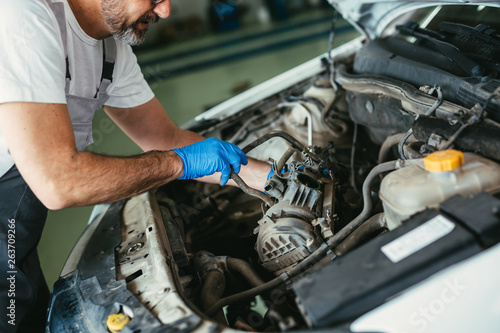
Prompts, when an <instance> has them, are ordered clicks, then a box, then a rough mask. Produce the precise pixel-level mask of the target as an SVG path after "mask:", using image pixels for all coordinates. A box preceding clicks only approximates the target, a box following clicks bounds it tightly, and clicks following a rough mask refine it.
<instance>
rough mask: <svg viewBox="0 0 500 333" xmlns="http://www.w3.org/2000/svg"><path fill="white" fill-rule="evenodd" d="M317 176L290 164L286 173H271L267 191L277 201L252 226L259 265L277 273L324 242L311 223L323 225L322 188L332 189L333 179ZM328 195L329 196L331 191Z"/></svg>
mask: <svg viewBox="0 0 500 333" xmlns="http://www.w3.org/2000/svg"><path fill="white" fill-rule="evenodd" d="M319 178H320V177H318V175H317V174H314V173H313V172H312V171H307V170H306V169H305V168H303V167H299V166H297V165H295V164H293V165H292V167H291V170H290V171H289V172H288V174H287V176H283V175H279V176H277V175H274V176H273V177H271V179H270V180H269V181H268V183H267V185H266V193H267V194H268V195H270V196H272V197H274V198H275V199H278V203H276V204H274V205H273V206H272V207H270V208H269V209H268V210H267V212H266V213H265V215H264V217H263V218H262V219H261V220H260V221H259V226H258V227H257V228H256V229H255V230H254V233H258V236H257V243H256V244H255V249H256V251H257V253H258V254H259V258H260V261H261V264H262V266H263V267H264V268H266V269H267V270H268V271H271V272H273V273H275V274H276V275H279V274H280V273H281V272H283V271H286V270H288V269H289V268H290V267H291V266H294V265H295V264H297V263H298V262H300V261H302V260H303V259H305V258H307V257H308V256H309V255H310V254H311V253H312V252H314V251H315V250H316V249H317V248H318V247H319V246H320V245H321V243H323V239H322V238H321V236H320V235H318V234H317V233H316V232H315V230H314V227H313V225H316V224H321V225H322V229H323V230H324V229H325V228H324V225H325V221H326V219H325V218H321V216H320V215H322V213H321V211H322V208H323V205H322V203H323V198H324V193H323V192H324V191H325V190H326V192H328V193H332V189H333V183H328V184H324V183H323V182H322V181H321V180H320V179H319ZM328 197H329V198H328V199H329V200H332V197H331V195H328ZM327 206H329V207H330V206H331V201H330V203H329V204H327ZM317 211H318V212H317ZM318 220H321V223H319V221H318ZM323 235H324V234H323Z"/></svg>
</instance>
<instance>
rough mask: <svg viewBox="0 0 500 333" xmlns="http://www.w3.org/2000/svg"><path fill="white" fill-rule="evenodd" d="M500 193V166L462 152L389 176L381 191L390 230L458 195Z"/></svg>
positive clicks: (437, 154) (446, 152) (444, 153)
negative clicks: (412, 216)
mask: <svg viewBox="0 0 500 333" xmlns="http://www.w3.org/2000/svg"><path fill="white" fill-rule="evenodd" d="M482 191H485V192H488V193H497V192H499V191H500V165H499V164H497V163H495V162H493V161H491V160H488V159H486V158H484V157H481V156H478V155H476V154H472V153H465V154H464V153H462V152H461V151H458V150H443V151H438V152H435V153H432V154H429V155H428V156H427V157H425V158H424V162H423V163H422V164H416V165H409V166H407V167H404V168H401V169H399V170H396V171H393V172H391V173H390V174H388V175H387V176H386V177H385V178H384V179H383V180H382V184H381V187H380V198H381V199H382V204H383V206H384V211H385V218H386V220H387V226H388V227H389V229H394V228H396V227H397V226H399V225H400V224H401V222H402V221H403V220H405V219H407V218H408V217H410V216H411V215H413V214H415V213H417V212H419V211H421V210H424V209H425V208H428V207H438V206H439V204H440V203H441V202H443V201H445V200H446V199H448V198H450V197H452V196H454V195H455V194H461V195H469V194H474V193H478V192H482Z"/></svg>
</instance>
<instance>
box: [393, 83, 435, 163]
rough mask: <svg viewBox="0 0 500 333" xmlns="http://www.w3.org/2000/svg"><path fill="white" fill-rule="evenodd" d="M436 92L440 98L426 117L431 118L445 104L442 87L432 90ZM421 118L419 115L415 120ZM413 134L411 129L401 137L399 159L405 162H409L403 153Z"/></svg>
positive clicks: (426, 113) (427, 112)
mask: <svg viewBox="0 0 500 333" xmlns="http://www.w3.org/2000/svg"><path fill="white" fill-rule="evenodd" d="M434 90H436V91H437V95H438V98H437V100H436V101H435V102H434V104H432V106H431V107H430V108H429V110H427V111H426V112H425V114H424V116H427V117H428V116H430V115H431V114H433V113H434V111H436V110H437V108H438V107H439V106H440V105H441V103H443V92H442V91H441V87H440V86H434V88H433V89H432V91H434ZM431 93H432V92H430V93H429V94H431ZM418 117H419V115H417V116H416V117H415V120H417V119H418ZM412 134H413V129H412V128H411V127H410V129H409V130H408V131H407V132H406V133H405V134H404V135H403V136H402V137H401V140H400V141H399V144H398V153H399V157H401V158H402V159H403V160H407V158H406V156H405V153H404V151H403V146H404V144H405V142H406V140H408V138H409V137H410V136H411V135H412Z"/></svg>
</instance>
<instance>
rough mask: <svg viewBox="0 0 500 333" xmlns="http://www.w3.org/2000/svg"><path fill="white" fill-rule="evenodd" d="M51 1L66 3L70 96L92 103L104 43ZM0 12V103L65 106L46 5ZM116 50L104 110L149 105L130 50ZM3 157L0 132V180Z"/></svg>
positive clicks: (55, 29)
mask: <svg viewBox="0 0 500 333" xmlns="http://www.w3.org/2000/svg"><path fill="white" fill-rule="evenodd" d="M49 1H51V0H49ZM53 2H64V7H65V14H66V27H67V48H68V60H69V69H70V73H71V84H70V92H69V93H70V94H71V95H76V96H81V97H85V98H92V97H94V95H95V93H96V90H97V88H98V87H99V84H100V80H101V74H102V65H103V45H102V41H100V40H96V39H94V38H92V37H90V36H88V35H87V34H86V33H85V32H84V31H83V30H82V28H81V27H80V26H79V24H78V22H77V20H76V18H75V16H74V15H73V12H72V11H71V8H70V7H69V5H68V3H67V1H66V0H53ZM0 8H1V10H0V103H6V102H20V101H22V102H38V103H61V104H66V96H65V77H66V61H65V52H64V46H63V43H62V39H61V33H60V31H59V26H58V24H57V20H56V18H55V16H54V13H53V12H52V10H51V9H50V7H49V5H48V4H47V2H46V0H16V1H12V0H0ZM116 46H117V55H116V61H115V68H114V72H113V82H112V83H111V85H110V86H109V88H108V90H107V93H108V95H109V96H110V97H109V100H108V101H107V102H106V105H109V106H114V107H134V106H137V105H141V104H144V103H146V102H148V101H150V100H151V99H152V98H153V97H154V94H153V92H152V91H151V89H150V88H149V86H148V84H147V83H146V81H145V80H144V76H143V75H142V73H141V71H140V68H139V65H138V64H137V59H136V57H135V55H134V54H133V52H132V49H131V47H130V46H129V45H126V44H124V43H122V42H120V41H116ZM89 112H94V110H89ZM0 121H1V119H0ZM6 152H7V145H6V143H5V139H4V137H3V135H2V133H1V132H0V176H2V175H3V174H4V173H5V172H6V171H7V170H8V169H9V168H10V167H11V166H12V159H11V157H10V155H7V154H6Z"/></svg>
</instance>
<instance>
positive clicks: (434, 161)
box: [424, 149, 464, 172]
mask: <svg viewBox="0 0 500 333" xmlns="http://www.w3.org/2000/svg"><path fill="white" fill-rule="evenodd" d="M463 164H464V153H462V152H461V151H459V150H454V149H448V150H441V151H436V152H434V153H430V154H429V155H427V156H426V157H424V166H425V170H427V171H432V172H445V171H452V170H455V169H457V168H460V167H461V166H462V165H463Z"/></svg>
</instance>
